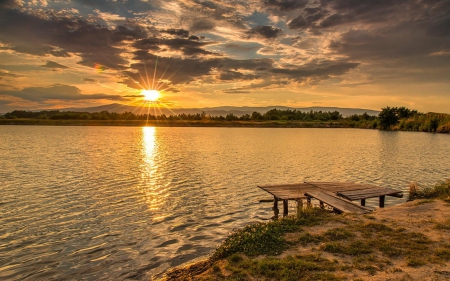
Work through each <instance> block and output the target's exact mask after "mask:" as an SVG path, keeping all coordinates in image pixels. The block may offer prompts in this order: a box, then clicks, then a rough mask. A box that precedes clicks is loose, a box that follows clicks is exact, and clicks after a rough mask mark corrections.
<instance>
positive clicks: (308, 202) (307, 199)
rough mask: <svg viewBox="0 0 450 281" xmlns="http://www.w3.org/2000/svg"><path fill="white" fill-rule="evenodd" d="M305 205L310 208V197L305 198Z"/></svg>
mask: <svg viewBox="0 0 450 281" xmlns="http://www.w3.org/2000/svg"><path fill="white" fill-rule="evenodd" d="M306 205H307V206H308V207H311V197H306Z"/></svg>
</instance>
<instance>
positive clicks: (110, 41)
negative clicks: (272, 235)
mask: <svg viewBox="0 0 450 281" xmlns="http://www.w3.org/2000/svg"><path fill="white" fill-rule="evenodd" d="M130 28H134V27H123V26H119V27H115V28H114V29H108V28H106V27H104V26H100V25H95V24H92V23H90V22H88V21H87V20H85V19H83V18H80V17H78V16H75V15H61V16H59V15H56V14H54V13H45V12H36V13H34V14H27V13H24V12H21V11H19V10H15V9H2V10H0V34H1V35H2V41H3V42H4V43H7V44H8V46H10V49H12V50H14V51H16V52H19V53H27V54H32V55H38V56H44V55H48V54H51V55H55V56H64V57H67V56H70V53H73V54H75V53H76V54H78V55H79V56H80V57H81V58H82V60H81V61H80V62H79V63H80V64H83V65H87V66H93V65H94V64H95V63H100V64H102V65H105V66H108V67H110V68H116V67H118V66H120V65H122V64H126V63H127V61H126V60H124V59H123V58H122V57H121V53H122V50H121V49H120V48H118V46H114V44H117V43H120V42H122V41H124V40H129V39H136V38H138V37H140V36H143V31H142V29H139V28H136V29H130ZM30 42H33V44H30Z"/></svg>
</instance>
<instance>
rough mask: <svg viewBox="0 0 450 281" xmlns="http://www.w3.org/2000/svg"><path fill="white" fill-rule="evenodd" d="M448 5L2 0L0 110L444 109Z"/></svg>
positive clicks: (449, 58)
mask: <svg viewBox="0 0 450 281" xmlns="http://www.w3.org/2000/svg"><path fill="white" fill-rule="evenodd" d="M448 3H449V2H448V1H445V0H437V1H422V0H407V1H350V0H329V1H317V0H298V1H291V0H233V1H231V2H230V1H219V0H209V1H201V0H175V1H169V2H167V1H140V0H133V1H131V0H130V1H122V0H118V1H107V0H105V1H78V0H63V1H51V0H48V1H17V0H8V1H1V2H0V113H5V112H8V111H12V110H15V109H24V110H37V109H52V108H58V109H61V108H80V107H91V106H98V105H107V104H112V103H118V104H123V105H135V104H138V103H139V102H141V101H142V90H143V89H155V90H158V91H160V92H161V93H162V97H161V98H160V100H161V102H163V103H164V104H165V105H167V106H169V107H173V108H181V107H184V108H202V107H215V106H275V105H277V106H290V107H308V106H328V107H330V106H335V107H358V108H367V109H375V110H379V109H380V108H381V107H385V106H406V107H409V108H413V109H417V110H419V111H424V112H428V111H436V112H448V113H450V109H449V108H450V107H449V106H448V105H449V104H450V79H448V77H450V31H449V30H450V29H449V28H448V26H449V25H448V24H449V23H450V5H449V4H448Z"/></svg>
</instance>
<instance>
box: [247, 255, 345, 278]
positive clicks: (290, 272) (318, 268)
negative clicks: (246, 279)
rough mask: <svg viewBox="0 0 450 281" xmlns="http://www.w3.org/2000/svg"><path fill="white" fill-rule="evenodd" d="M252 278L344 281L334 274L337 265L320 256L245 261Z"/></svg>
mask: <svg viewBox="0 0 450 281" xmlns="http://www.w3.org/2000/svg"><path fill="white" fill-rule="evenodd" d="M244 265H246V266H247V268H248V272H249V273H250V274H251V275H252V276H258V277H263V279H265V278H267V279H275V280H286V281H291V280H292V281H294V280H295V281H297V280H343V279H342V278H340V277H337V276H336V275H334V274H333V273H332V272H333V271H335V270H336V269H337V265H336V263H334V262H332V261H329V260H327V259H324V258H322V257H320V256H319V255H305V256H300V255H297V256H287V257H285V258H282V259H279V258H272V257H267V258H263V259H258V260H251V259H248V260H244V261H243V262H242V263H241V266H244Z"/></svg>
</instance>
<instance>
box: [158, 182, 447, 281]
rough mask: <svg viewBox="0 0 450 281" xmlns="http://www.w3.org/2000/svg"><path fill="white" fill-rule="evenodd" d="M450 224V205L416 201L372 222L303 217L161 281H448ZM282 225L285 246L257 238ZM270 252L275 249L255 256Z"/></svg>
mask: <svg viewBox="0 0 450 281" xmlns="http://www.w3.org/2000/svg"><path fill="white" fill-rule="evenodd" d="M449 183H450V181H447V183H446V184H447V185H448V184H449ZM446 188H447V189H448V187H446ZM447 192H448V191H447ZM447 194H448V193H447ZM446 196H448V195H446ZM449 218H450V197H446V198H444V199H438V198H433V199H430V198H423V199H415V200H412V201H408V202H405V203H403V204H400V205H396V206H392V207H389V208H383V209H376V210H374V212H372V213H370V214H366V215H354V214H343V215H334V214H331V213H329V212H326V213H324V212H323V211H322V210H319V209H311V210H309V211H306V210H304V211H302V213H299V214H298V215H297V219H293V218H292V217H289V218H288V219H281V220H279V221H273V222H269V223H254V224H252V225H249V226H247V227H244V228H243V229H240V230H237V231H236V232H235V233H232V234H231V235H230V236H229V237H228V238H227V239H226V240H225V241H224V243H223V244H222V245H221V246H220V247H219V248H218V249H217V250H216V252H214V253H213V254H212V256H211V257H210V258H207V259H205V260H203V261H200V262H196V263H193V264H188V265H185V266H184V267H181V268H175V269H171V270H169V272H166V274H165V276H164V277H162V278H160V279H158V280H165V281H171V280H450V242H449V241H450V219H449ZM283 221H285V222H283ZM293 222H294V223H293ZM292 223H293V224H292ZM283 224H284V225H285V226H286V225H290V227H292V229H290V230H289V229H287V230H286V229H285V231H284V232H283V231H282V232H279V233H276V234H277V235H278V236H281V237H282V238H283V239H282V240H277V241H278V242H276V243H275V244H273V243H272V242H273V241H272V242H271V239H272V238H274V237H270V236H267V235H266V236H264V235H265V234H262V236H261V235H260V233H259V231H260V228H261V226H263V228H265V229H271V227H273V225H275V228H274V229H277V227H278V228H279V226H280V225H283ZM277 225H278V226H277ZM285 228H286V227H285ZM271 231H272V230H271ZM273 231H275V230H273ZM249 232H250V235H251V237H250V238H248V241H244V240H245V239H243V238H242V237H244V236H245V234H246V233H247V234H248V233H249ZM275 232H276V231H275ZM275 232H274V233H275ZM258 235H259V236H258ZM236 237H238V238H237V240H236ZM233 239H234V240H233ZM260 240H261V241H260ZM260 243H262V244H260ZM271 243H272V244H271ZM267 244H269V245H271V246H272V247H274V248H275V249H270V248H269V249H263V250H261V249H256V248H255V251H253V250H251V249H252V247H254V246H256V247H259V248H264V247H265V245H267ZM241 246H244V247H241ZM233 247H234V248H235V249H234V248H233ZM276 248H278V250H277V249H276ZM224 249H225V252H224ZM230 249H231V250H230ZM233 249H234V250H233ZM280 250H281V251H280ZM226 251H228V252H226Z"/></svg>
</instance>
